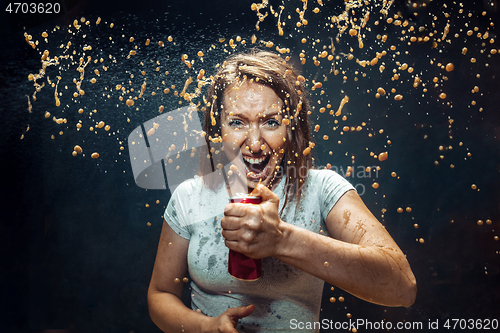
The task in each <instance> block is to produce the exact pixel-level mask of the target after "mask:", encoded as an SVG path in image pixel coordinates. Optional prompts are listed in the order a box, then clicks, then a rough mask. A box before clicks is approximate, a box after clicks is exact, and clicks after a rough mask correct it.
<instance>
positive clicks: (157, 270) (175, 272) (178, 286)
mask: <svg viewBox="0 0 500 333" xmlns="http://www.w3.org/2000/svg"><path fill="white" fill-rule="evenodd" d="M188 246H189V241H188V240H186V239H184V238H182V237H180V236H179V235H177V234H176V233H175V232H174V231H173V230H172V229H171V228H170V226H169V225H168V224H167V223H166V222H163V228H162V232H161V236H160V242H159V244H158V252H157V255H156V261H155V265H154V268H153V275H152V277H151V282H150V284H149V290H148V306H149V315H150V316H151V319H152V320H153V322H154V323H155V324H156V325H157V326H158V327H159V328H160V329H161V330H162V331H164V332H179V333H181V332H184V333H190V332H193V333H200V332H231V333H232V332H236V330H235V329H234V327H235V326H236V323H237V322H238V319H239V318H242V317H245V316H248V315H249V314H251V313H252V312H253V309H254V308H253V306H250V307H246V308H245V307H241V308H231V309H228V310H227V311H226V312H224V313H223V314H221V315H220V316H219V317H217V318H213V317H207V316H205V315H203V314H201V313H198V312H196V311H193V310H191V309H189V308H187V307H186V306H185V305H184V303H182V291H183V288H184V283H183V282H182V279H183V277H185V276H186V275H187V251H188Z"/></svg>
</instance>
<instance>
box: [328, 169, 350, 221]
mask: <svg viewBox="0 0 500 333" xmlns="http://www.w3.org/2000/svg"><path fill="white" fill-rule="evenodd" d="M321 178H322V184H323V188H322V191H321V193H322V196H321V199H322V200H321V218H322V220H323V221H325V220H326V217H327V216H328V213H330V211H331V210H332V208H333V206H335V204H336V203H337V201H339V199H340V198H341V197H342V196H343V195H344V193H346V192H347V191H349V190H354V187H353V186H352V185H351V183H349V182H348V181H347V180H346V179H345V178H344V177H342V176H341V175H339V174H338V173H336V172H334V171H331V170H321Z"/></svg>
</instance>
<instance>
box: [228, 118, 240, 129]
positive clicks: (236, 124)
mask: <svg viewBox="0 0 500 333" xmlns="http://www.w3.org/2000/svg"><path fill="white" fill-rule="evenodd" d="M228 124H229V126H231V127H240V126H242V125H243V122H242V121H241V120H238V119H231V120H230V121H229V122H228Z"/></svg>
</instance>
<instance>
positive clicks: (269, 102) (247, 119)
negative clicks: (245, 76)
mask: <svg viewBox="0 0 500 333" xmlns="http://www.w3.org/2000/svg"><path fill="white" fill-rule="evenodd" d="M223 105H224V107H223V109H222V112H221V113H222V114H221V123H222V129H221V130H222V139H223V141H225V142H228V143H231V144H235V146H237V147H240V149H241V154H242V155H243V160H244V168H245V170H244V172H245V174H246V177H247V185H248V187H249V188H255V187H256V186H257V184H258V183H259V181H261V182H262V183H263V184H264V185H271V182H272V181H273V178H274V174H275V171H276V167H277V166H279V164H280V162H281V159H282V158H283V155H284V148H285V142H286V126H285V125H284V124H283V122H282V120H283V101H282V100H281V98H279V97H278V95H277V94H276V93H275V92H274V90H272V89H271V88H270V87H268V86H265V85H262V84H258V83H255V82H253V81H250V82H249V81H244V82H243V83H242V84H236V85H231V86H229V87H228V88H227V89H226V91H225V93H224V100H223Z"/></svg>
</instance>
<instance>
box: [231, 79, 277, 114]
mask: <svg viewBox="0 0 500 333" xmlns="http://www.w3.org/2000/svg"><path fill="white" fill-rule="evenodd" d="M223 97H224V98H223V104H224V108H226V110H227V109H232V108H238V109H239V108H250V107H251V108H262V109H268V108H276V107H279V108H281V107H282V106H283V101H282V100H281V98H280V97H279V96H278V95H277V94H276V92H275V91H274V90H273V89H272V88H271V87H269V86H267V85H264V84H261V83H256V82H254V81H244V82H242V83H234V84H231V85H230V86H228V87H227V88H226V89H225V91H224V96H223Z"/></svg>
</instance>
